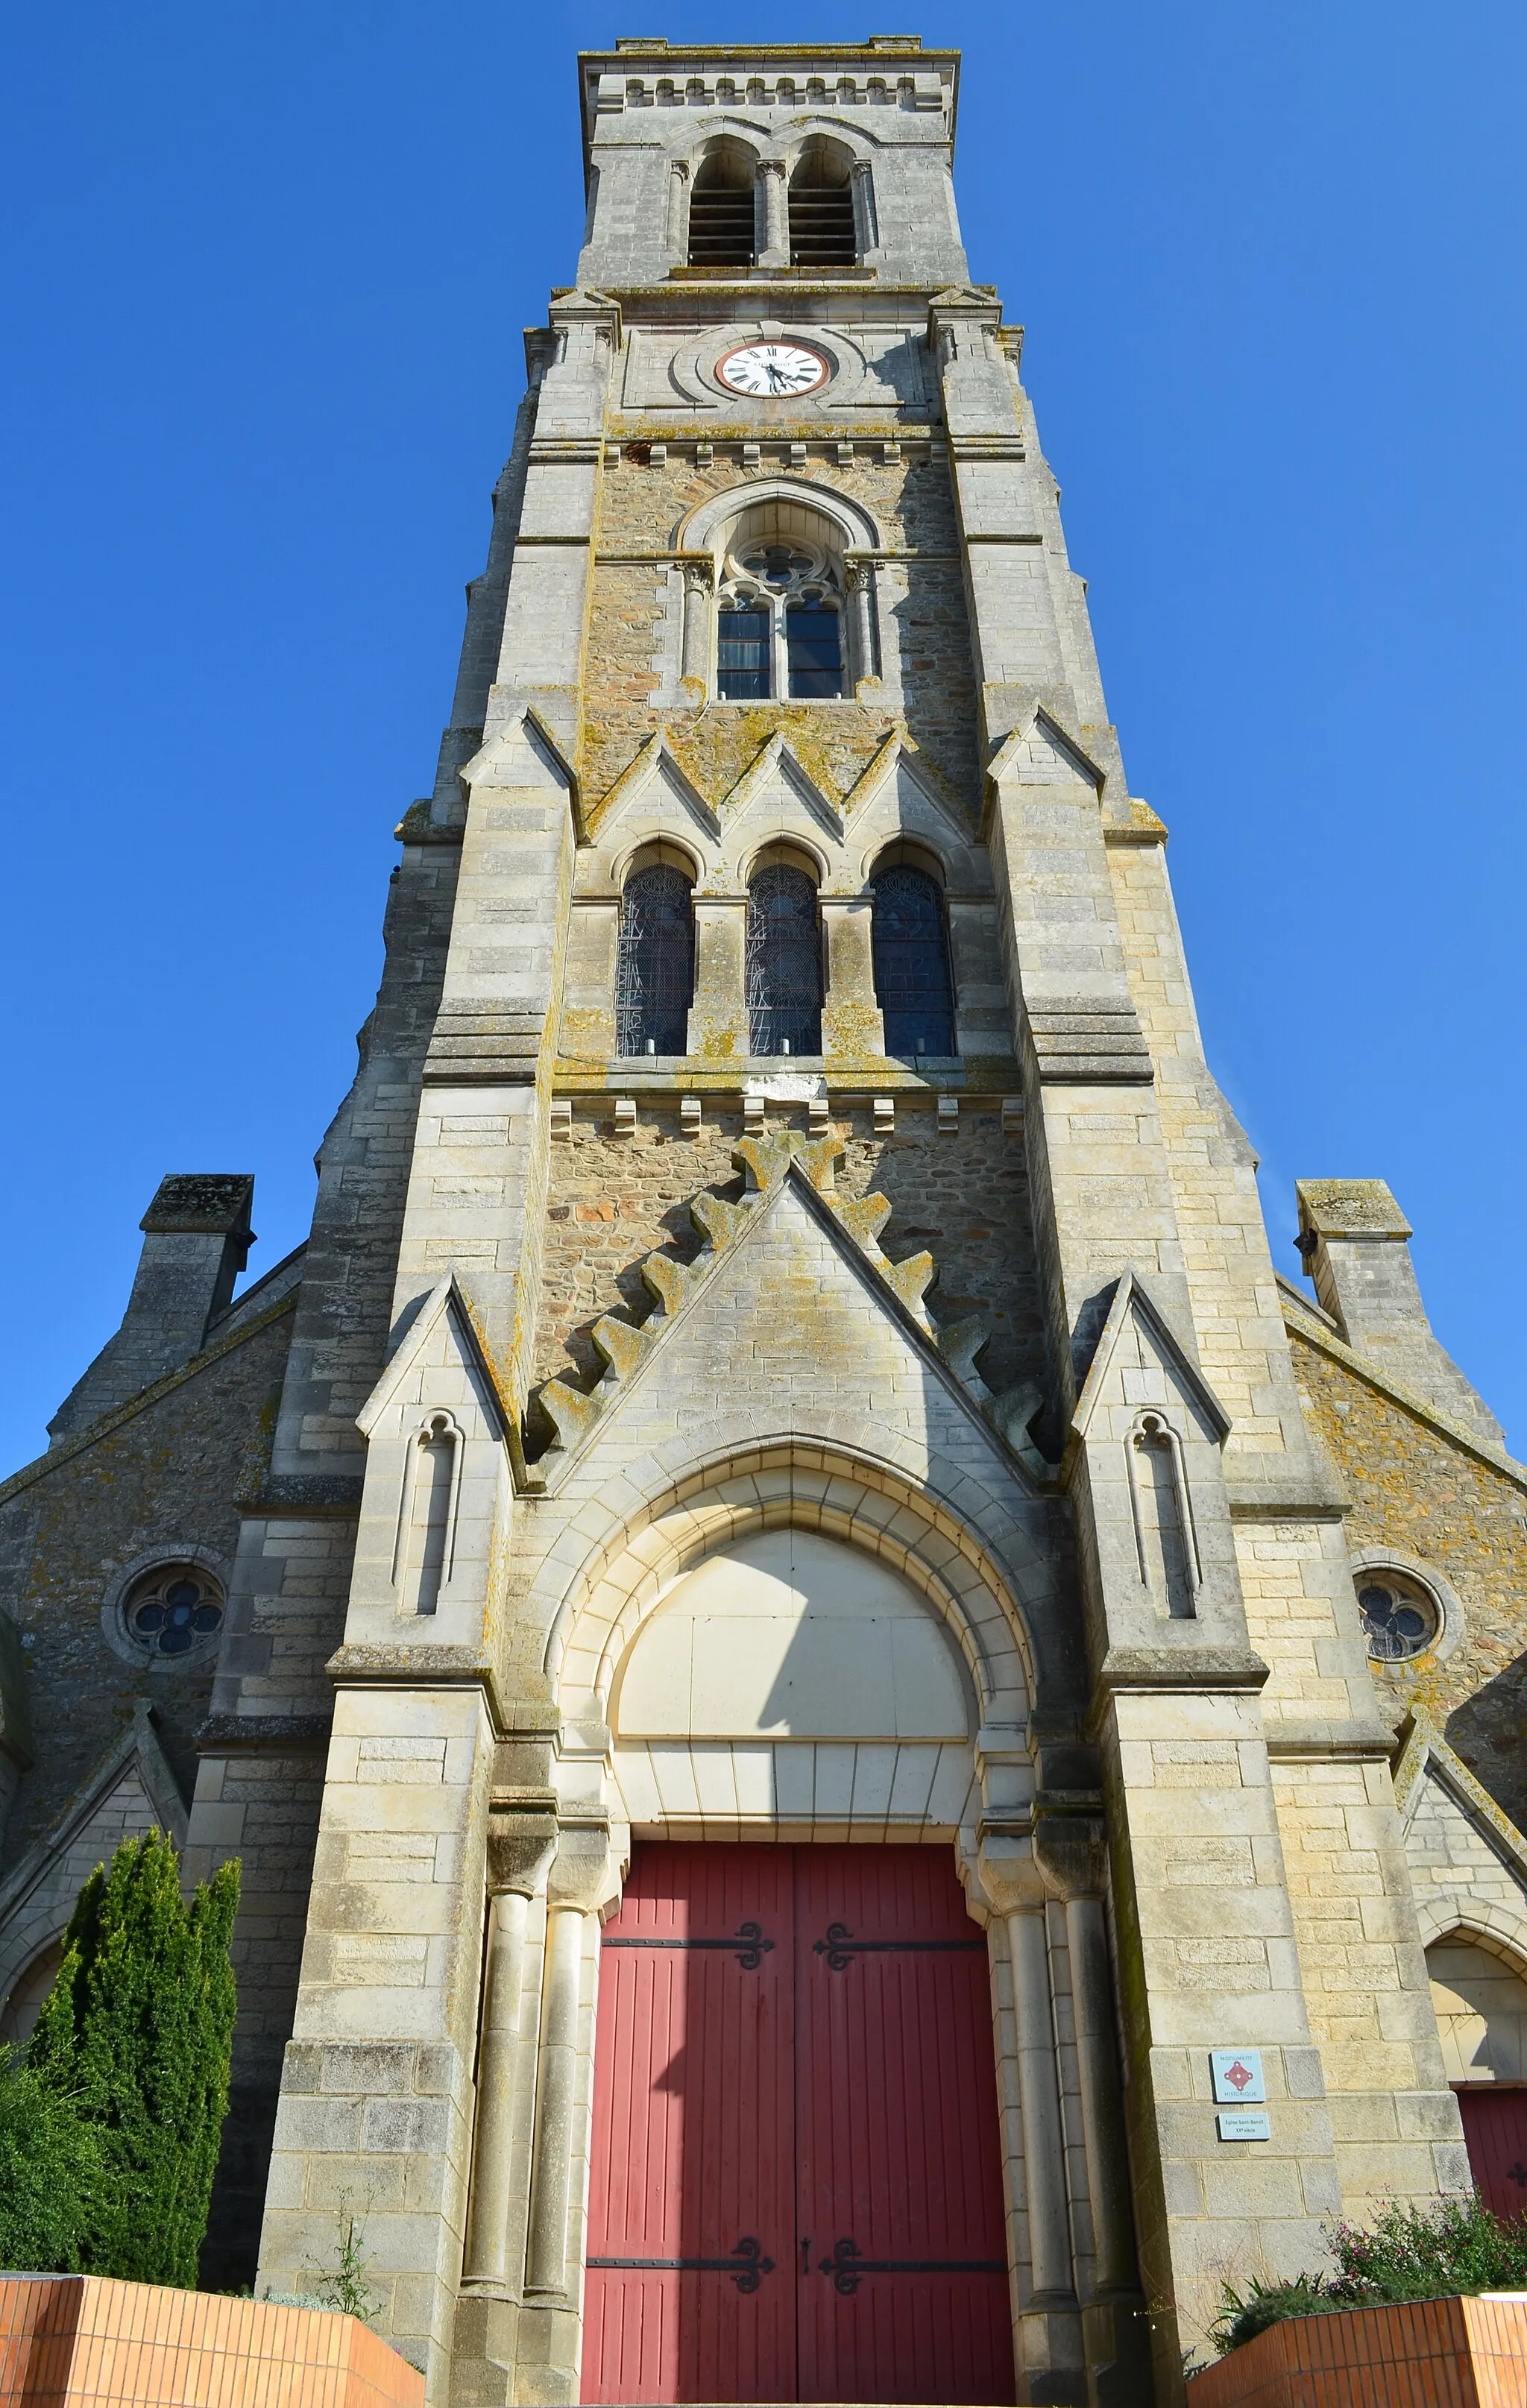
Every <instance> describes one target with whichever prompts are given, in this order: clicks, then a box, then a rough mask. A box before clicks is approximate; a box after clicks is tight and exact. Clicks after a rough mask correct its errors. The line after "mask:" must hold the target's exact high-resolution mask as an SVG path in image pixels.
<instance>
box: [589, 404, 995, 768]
mask: <svg viewBox="0 0 1527 2408" xmlns="http://www.w3.org/2000/svg"><path fill="white" fill-rule="evenodd" d="M717 444H718V456H717V457H716V458H715V459H714V460H713V461H712V462H711V463H709V464H708V465H702V464H700V463H699V462H698V461H697V460H696V458H695V456H694V449H695V447H694V443H693V441H690V442H687V443H685V444H684V445H683V446H682V447H674V448H673V449H672V450H670V452H669V454H668V457H667V458H666V459H665V460H664V461H662V462H661V463H659V464H653V463H651V462H650V461H644V460H642V459H641V457H636V458H633V457H631V456H630V453H631V452H637V453H638V454H640V453H641V452H645V450H646V448H647V447H646V446H644V445H639V446H626V447H622V448H621V449H620V451H619V452H618V455H617V458H616V459H615V461H614V462H613V463H612V465H610V466H607V467H606V468H605V471H604V475H603V479H602V483H601V494H600V504H599V530H598V562H597V566H596V567H595V570H594V578H593V591H592V596H591V602H590V611H589V628H588V648H587V657H586V675H585V682H584V686H583V738H582V767H583V785H584V795H585V802H586V807H587V809H588V810H590V811H591V812H593V813H596V814H597V812H598V805H599V801H600V799H601V797H602V796H604V795H606V794H608V792H609V791H610V788H611V787H612V785H613V783H614V781H615V780H616V779H617V778H618V777H619V775H620V773H621V771H622V770H623V769H624V768H626V767H627V766H628V764H629V763H630V762H631V761H632V760H633V759H634V758H635V756H636V754H637V753H638V752H639V751H640V750H641V746H642V745H643V744H644V743H645V742H646V740H647V738H648V737H649V736H651V734H652V733H653V731H654V729H655V728H656V727H659V726H666V727H667V728H668V730H669V738H670V742H671V743H672V745H673V748H674V751H675V753H677V754H678V755H679V757H680V759H681V761H682V762H683V764H684V768H685V770H686V771H687V772H688V774H689V775H690V776H691V777H692V778H693V780H694V781H695V783H696V785H697V786H698V787H699V790H700V792H701V793H702V794H703V795H705V796H706V797H707V798H708V800H710V801H711V802H713V803H717V802H719V801H720V800H721V798H722V797H723V796H725V795H726V794H727V791H728V790H729V789H730V788H731V787H732V786H734V785H735V784H736V782H737V781H738V779H739V778H740V777H741V776H742V772H743V771H744V769H746V767H747V766H748V764H749V762H750V761H752V759H753V758H754V756H755V754H756V753H757V752H758V751H759V749H760V748H761V746H762V745H764V744H765V743H766V742H767V741H768V739H769V738H770V737H771V735H772V734H773V733H774V731H775V730H776V728H778V729H782V730H783V731H784V732H785V735H786V736H787V737H788V739H789V741H790V743H791V745H792V747H793V748H794V749H795V750H796V751H797V753H799V754H800V758H801V760H802V762H803V764H804V765H805V766H806V767H808V768H809V769H810V770H811V771H812V773H813V774H814V775H815V776H819V777H820V778H821V780H822V782H823V784H824V785H825V786H826V787H827V788H828V789H829V790H835V791H836V792H837V793H839V794H840V795H842V794H846V793H847V791H848V789H849V788H850V787H851V786H852V785H853V783H854V781H855V779H856V778H857V776H858V775H859V773H860V772H861V770H862V769H863V768H864V767H865V766H866V764H867V763H868V762H869V760H870V759H871V757H872V754H873V753H874V752H875V749H876V747H877V746H878V745H879V744H880V743H881V742H882V741H883V740H884V738H885V737H886V732H887V730H888V729H889V728H890V727H891V726H892V725H893V724H896V714H895V713H894V711H892V710H889V709H886V710H876V709H874V708H873V707H868V708H864V707H861V708H857V709H856V708H855V707H854V706H852V705H849V704H845V703H843V702H834V703H829V704H825V705H824V704H820V703H818V704H810V703H804V704H803V703H797V704H785V705H784V706H782V705H781V704H780V703H778V702H771V703H760V704H758V705H757V706H756V708H753V709H743V708H740V707H738V706H736V705H728V706H727V709H726V710H724V711H714V710H712V711H709V712H707V713H705V714H704V715H703V716H699V717H697V716H696V714H694V713H693V712H690V711H674V710H654V709H652V708H651V707H650V704H649V701H648V697H649V696H650V695H651V694H652V692H653V689H654V688H655V686H656V685H657V683H658V681H659V670H658V668H657V667H656V666H655V663H656V662H657V660H658V658H659V655H660V654H661V652H662V644H663V622H664V614H665V609H666V607H667V606H666V602H665V598H664V597H665V595H666V590H667V588H666V575H667V569H666V562H665V561H664V559H663V558H662V557H661V555H662V554H663V553H664V552H667V551H668V549H669V548H670V546H671V545H672V544H673V542H674V539H675V537H676V534H677V532H678V529H679V527H680V524H681V523H682V521H683V520H684V518H685V517H686V516H687V515H688V513H689V512H690V511H691V510H694V509H697V508H698V507H699V505H700V504H701V503H702V502H705V501H708V500H710V499H711V498H712V497H713V495H717V494H724V493H741V494H745V493H746V490H747V487H748V485H749V483H750V482H752V481H755V480H758V479H766V478H775V477H778V476H779V475H780V474H781V473H788V475H789V476H790V477H791V479H792V480H795V481H798V482H800V483H803V484H805V485H811V484H814V483H815V484H820V485H822V486H823V487H824V488H826V489H827V490H828V491H829V492H833V493H838V494H843V495H846V496H847V497H848V498H849V499H850V500H851V501H856V502H858V503H859V504H860V505H861V506H862V507H863V508H864V509H867V510H869V511H870V512H871V513H872V516H873V517H874V519H875V521H876V523H877V524H878V525H879V527H880V530H881V536H882V540H883V543H884V545H885V548H886V551H888V552H908V553H915V554H916V555H917V557H915V559H911V560H909V561H908V562H907V563H906V564H905V566H904V573H905V575H906V578H907V591H906V593H905V595H904V596H902V597H901V598H900V599H899V600H897V601H896V602H895V605H894V611H892V609H890V607H889V602H888V599H887V604H886V617H885V620H884V623H883V636H884V638H885V639H886V641H887V642H888V641H891V640H895V641H896V642H897V643H898V644H899V648H900V670H901V680H902V686H903V694H904V707H905V724H906V727H907V730H908V733H909V734H910V735H911V737H912V738H913V739H914V741H915V743H916V744H917V745H918V746H919V747H920V748H921V749H922V750H923V751H924V752H925V753H927V754H928V756H929V760H930V761H931V762H932V763H933V765H934V766H935V767H936V768H937V769H938V770H939V771H940V773H941V774H942V776H943V777H944V779H945V780H946V781H948V783H949V784H950V785H951V786H952V787H953V788H954V789H955V790H956V791H957V792H958V794H959V795H960V796H962V797H963V798H964V799H965V800H966V801H967V802H968V803H969V804H970V805H971V807H972V809H973V808H975V807H977V806H978V804H979V800H980V795H979V777H978V771H977V764H976V758H975V732H976V711H975V693H974V686H973V682H972V673H971V638H970V628H969V624H968V621H967V617H966V610H965V598H964V587H963V581H962V577H961V572H960V566H959V559H958V538H957V534H956V528H955V521H954V497H953V494H952V492H951V489H950V484H949V473H948V468H947V466H946V464H945V463H944V460H943V458H942V457H940V456H936V455H934V456H930V455H929V451H928V447H927V446H926V445H923V446H921V447H918V448H917V451H916V453H915V456H908V457H906V458H904V459H902V460H900V461H898V462H895V463H892V464H888V465H881V464H880V463H877V462H875V461H872V460H871V459H869V458H867V457H866V458H860V459H857V460H856V461H855V462H853V463H852V464H850V465H849V466H838V465H837V464H836V461H834V462H833V463H832V464H831V465H830V466H829V465H828V458H827V453H828V449H829V447H828V446H827V445H821V446H812V447H808V456H807V458H806V460H805V462H804V464H802V463H800V462H799V461H791V460H790V459H789V457H788V453H787V452H784V451H782V450H781V449H780V447H778V446H777V445H769V446H767V447H764V448H765V449H766V450H767V452H768V453H769V455H770V456H768V457H767V458H765V459H762V460H761V461H760V463H759V465H758V466H757V467H756V469H751V468H750V469H748V470H743V469H742V468H741V467H740V466H739V465H738V462H737V459H736V457H735V456H733V457H731V458H729V459H728V458H724V457H722V456H719V455H720V452H724V451H725V450H726V449H727V446H725V444H724V443H722V442H721V440H720V437H717ZM730 448H731V449H732V451H733V452H734V453H735V446H733V447H730ZM830 448H831V449H832V450H833V451H834V452H835V451H836V448H837V447H836V446H835V445H834V446H832V447H830ZM868 448H869V447H865V449H866V450H868ZM877 448H878V447H877ZM813 452H814V453H815V456H812V453H813ZM633 553H635V554H647V553H651V554H653V555H654V557H653V558H652V560H651V562H650V563H649V562H648V561H647V560H645V559H639V560H637V561H633V560H632V558H631V557H630V555H632V554H633Z"/></svg>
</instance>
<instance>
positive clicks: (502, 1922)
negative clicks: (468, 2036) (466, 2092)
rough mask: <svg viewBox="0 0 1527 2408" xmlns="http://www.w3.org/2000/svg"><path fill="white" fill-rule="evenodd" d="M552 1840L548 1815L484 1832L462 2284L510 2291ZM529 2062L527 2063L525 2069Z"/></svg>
mask: <svg viewBox="0 0 1527 2408" xmlns="http://www.w3.org/2000/svg"><path fill="white" fill-rule="evenodd" d="M555 1838H556V1825H555V1821H554V1819H553V1818H552V1817H551V1816H550V1815H514V1816H507V1815H498V1814H495V1815H494V1816H493V1817H492V1818H491V1819H490V1822H489V1825H488V1882H489V1893H490V1894H489V1898H488V1936H487V1950H486V1963H485V1966H484V1970H483V2026H482V2037H481V2041H480V2043H479V2050H478V2071H477V2131H476V2135H475V2137H474V2141H473V2145H472V2198H471V2222H470V2225H469V2228H468V2239H467V2257H466V2264H465V2267H464V2269H463V2281H464V2283H465V2284H466V2285H467V2286H494V2287H497V2286H504V2285H511V2284H513V2282H514V2281H515V2278H516V2276H517V2273H518V2268H517V2267H516V2266H515V2265H514V2264H513V2263H512V2262H511V2260H512V2256H513V2253H512V2252H511V2246H510V2230H509V2228H510V2218H511V2211H512V2207H513V2203H514V2195H515V2191H516V2187H517V2186H516V2184H515V2181H514V2136H515V2126H516V2122H517V2120H518V2118H517V2110H518V2106H519V2102H520V2098H521V2095H522V2092H523V2089H524V2087H525V2084H526V2078H527V2076H528V2075H530V2074H531V2071H532V2069H533V2066H534V2061H535V2050H534V2043H533V2042H532V2043H530V2044H529V2045H528V2046H527V2045H526V2041H525V2040H524V2038H523V2037H522V2034H521V2030H520V2016H521V2005H522V1993H523V1989H524V1981H525V1940H526V1925H527V1923H528V1921H529V1916H530V1903H531V1900H532V1899H533V1898H534V1896H535V1894H536V1891H537V1888H538V1886H539V1885H540V1881H541V1880H542V1879H543V1878H544V1876H545V1872H546V1865H547V1859H548V1857H549V1856H550V1855H551V1852H552V1848H553V1845H554V1843H555ZM526 2060H528V2063H527V2062H526Z"/></svg>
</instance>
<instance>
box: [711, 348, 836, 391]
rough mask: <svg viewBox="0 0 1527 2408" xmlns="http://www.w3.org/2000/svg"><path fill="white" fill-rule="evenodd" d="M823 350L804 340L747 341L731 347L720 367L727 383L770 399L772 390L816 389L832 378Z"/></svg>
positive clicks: (718, 370)
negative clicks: (814, 347)
mask: <svg viewBox="0 0 1527 2408" xmlns="http://www.w3.org/2000/svg"><path fill="white" fill-rule="evenodd" d="M716 374H717V376H718V377H719V378H720V379H721V381H722V383H723V384H724V385H728V386H729V387H730V389H731V391H732V392H733V393H745V394H754V395H756V396H757V397H758V398H759V399H763V400H767V399H768V398H769V396H770V395H771V394H802V393H814V392H815V391H816V388H817V386H818V385H822V384H826V382H827V380H828V364H827V362H826V360H825V359H824V358H823V357H822V354H821V352H820V351H807V349H806V347H805V345H804V344H803V343H744V344H742V347H741V349H740V350H738V351H728V352H727V356H726V358H725V359H724V360H723V361H722V362H721V363H720V365H719V366H718V367H717V369H716Z"/></svg>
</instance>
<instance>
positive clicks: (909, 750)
mask: <svg viewBox="0 0 1527 2408" xmlns="http://www.w3.org/2000/svg"><path fill="white" fill-rule="evenodd" d="M843 818H844V821H845V823H846V824H848V826H850V827H851V828H852V829H853V831H854V833H855V836H856V837H858V836H860V835H870V834H872V833H874V832H875V831H876V829H877V825H878V823H879V822H881V821H882V820H883V821H884V822H885V832H886V837H887V838H890V837H893V836H900V835H915V834H917V833H919V832H920V831H926V832H927V833H928V834H929V836H933V837H936V838H943V839H947V837H949V836H951V835H952V836H953V837H954V838H955V839H956V841H957V842H958V843H959V844H970V843H972V841H973V839H974V837H975V825H974V823H973V821H972V818H971V816H970V814H969V813H968V812H967V811H966V810H963V809H962V808H961V806H960V804H959V802H958V800H957V798H956V796H954V795H953V794H952V793H951V791H950V789H949V787H948V786H947V785H946V784H945V782H944V779H943V778H942V777H941V776H940V775H939V772H938V771H937V770H936V769H935V768H934V767H933V766H932V764H931V763H930V762H929V760H928V759H927V758H926V757H925V756H924V755H923V754H922V753H919V752H918V750H917V747H916V746H915V744H913V743H912V742H911V741H910V740H909V738H907V737H906V736H905V735H904V734H903V733H902V732H901V731H900V729H899V728H897V729H893V730H892V732H891V734H890V735H889V736H887V737H886V741H885V742H884V744H882V745H881V747H880V749H879V751H878V752H877V753H875V755H874V757H873V758H872V760H871V761H869V762H868V763H866V765H865V767H864V769H863V772H862V773H861V775H860V776H859V777H858V778H857V779H856V781H855V782H854V784H853V785H852V786H851V787H850V789H849V791H848V793H847V794H846V795H845V796H844V797H843Z"/></svg>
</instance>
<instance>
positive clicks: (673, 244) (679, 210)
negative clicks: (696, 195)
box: [665, 159, 689, 267]
mask: <svg viewBox="0 0 1527 2408" xmlns="http://www.w3.org/2000/svg"><path fill="white" fill-rule="evenodd" d="M688 204H689V162H688V160H687V159H675V160H673V161H672V162H671V163H670V166H669V171H668V225H667V228H666V229H665V231H666V233H667V236H668V247H669V251H670V253H671V255H672V265H674V266H675V267H682V266H683V265H684V261H685V260H686V259H687V257H688V255H689V207H688Z"/></svg>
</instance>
